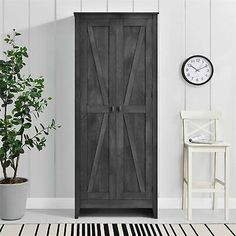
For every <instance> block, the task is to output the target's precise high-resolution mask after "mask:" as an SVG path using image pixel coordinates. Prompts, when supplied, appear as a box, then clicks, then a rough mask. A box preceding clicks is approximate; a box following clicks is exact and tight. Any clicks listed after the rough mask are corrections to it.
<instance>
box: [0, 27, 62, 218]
mask: <svg viewBox="0 0 236 236" xmlns="http://www.w3.org/2000/svg"><path fill="white" fill-rule="evenodd" d="M19 35H20V33H17V32H16V31H15V30H13V34H12V35H7V37H6V38H5V39H4V41H5V42H6V44H7V45H8V50H6V51H4V52H3V53H4V58H5V59H4V60H0V105H1V111H0V140H1V141H0V163H1V167H2V173H3V178H1V179H0V217H1V219H6V220H15V219H20V218H21V217H22V216H23V215H24V212H25V206H26V199H27V192H28V185H29V180H28V179H26V178H23V177H19V176H18V170H19V163H20V159H21V156H22V154H24V152H25V150H26V148H29V149H32V148H37V149H38V150H39V151H40V150H42V149H43V148H44V147H45V145H46V136H47V135H48V134H49V131H50V130H55V129H56V128H58V127H59V126H57V125H56V123H55V121H54V120H52V121H51V123H50V124H49V125H46V126H44V125H43V124H42V123H40V124H37V120H38V118H39V117H40V113H42V112H43V111H44V109H45V107H46V106H47V105H48V101H49V100H51V97H48V98H44V97H43V90H44V78H43V77H42V76H40V77H38V78H32V76H31V75H29V76H25V75H22V72H21V71H22V68H23V67H24V66H25V62H24V60H25V59H26V58H27V57H28V54H27V48H26V47H20V46H18V45H16V43H15V38H16V37H18V36H19Z"/></svg>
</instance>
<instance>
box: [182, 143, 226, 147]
mask: <svg viewBox="0 0 236 236" xmlns="http://www.w3.org/2000/svg"><path fill="white" fill-rule="evenodd" d="M184 146H186V147H229V146H230V144H229V143H225V142H220V143H191V142H186V143H184Z"/></svg>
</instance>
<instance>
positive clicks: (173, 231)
mask: <svg viewBox="0 0 236 236" xmlns="http://www.w3.org/2000/svg"><path fill="white" fill-rule="evenodd" d="M169 226H170V228H171V230H172V232H173V234H174V235H175V236H177V235H176V233H175V230H174V228H173V226H172V225H171V224H169Z"/></svg>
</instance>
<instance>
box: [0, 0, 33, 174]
mask: <svg viewBox="0 0 236 236" xmlns="http://www.w3.org/2000/svg"><path fill="white" fill-rule="evenodd" d="M28 6H29V5H28V0H22V1H17V0H8V1H4V2H3V1H2V7H3V10H4V13H3V12H2V13H1V14H4V16H3V17H4V19H3V18H1V20H2V19H3V22H2V23H3V24H4V25H2V33H3V37H4V38H5V36H6V34H12V30H13V29H16V31H18V32H20V33H21V34H22V35H21V36H19V37H17V38H16V43H17V44H19V45H20V46H26V47H28V46H29V42H28V36H29V35H28V34H29V30H28V28H29V21H28V14H29V8H28ZM0 9H1V10H2V8H0ZM13 16H14V17H13ZM3 31H4V32H3ZM2 48H3V49H4V50H6V49H7V45H6V44H5V43H4V44H3V47H2ZM25 61H26V63H28V61H27V60H25ZM28 73H29V67H28V64H27V65H26V66H25V67H24V68H23V69H22V74H26V75H27V74H28ZM18 176H23V177H26V178H30V166H29V152H28V151H27V150H26V153H25V154H24V155H22V156H21V160H20V165H19V171H18Z"/></svg>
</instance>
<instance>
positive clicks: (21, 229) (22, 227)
mask: <svg viewBox="0 0 236 236" xmlns="http://www.w3.org/2000/svg"><path fill="white" fill-rule="evenodd" d="M24 226H25V225H24V224H23V225H22V226H21V228H20V232H19V235H18V236H21V234H22V231H23V229H24Z"/></svg>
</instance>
